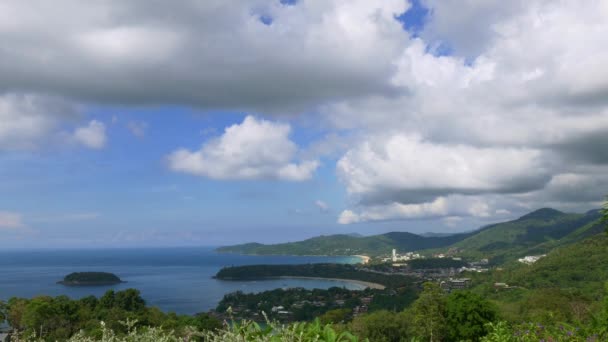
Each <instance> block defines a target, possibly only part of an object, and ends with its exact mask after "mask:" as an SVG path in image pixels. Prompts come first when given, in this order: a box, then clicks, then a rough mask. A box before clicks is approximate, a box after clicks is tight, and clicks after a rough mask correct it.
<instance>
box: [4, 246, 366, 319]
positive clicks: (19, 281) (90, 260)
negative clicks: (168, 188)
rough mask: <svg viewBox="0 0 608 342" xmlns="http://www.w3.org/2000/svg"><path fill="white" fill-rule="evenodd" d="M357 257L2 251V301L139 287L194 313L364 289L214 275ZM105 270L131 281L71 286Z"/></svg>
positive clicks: (151, 298) (158, 301) (166, 304)
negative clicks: (223, 302)
mask: <svg viewBox="0 0 608 342" xmlns="http://www.w3.org/2000/svg"><path fill="white" fill-rule="evenodd" d="M357 261H358V259H357V258H354V257H308V256H306V257H300V256H246V255H236V254H219V253H215V252H214V251H213V249H212V248H191V247H188V248H162V249H161V248H158V249H157V248H155V249H107V250H101V249H100V250H28V251H25V250H20V251H0V299H2V300H6V299H8V298H10V297H15V296H16V297H26V298H30V297H33V296H36V295H50V296H57V295H67V296H69V297H71V298H81V297H84V296H88V295H95V296H101V295H103V293H104V292H105V291H107V290H109V289H114V290H123V289H127V288H131V287H132V288H136V289H139V290H140V291H141V293H142V296H143V297H144V299H145V300H146V302H147V303H148V305H152V306H158V307H159V308H160V309H162V310H164V311H174V312H177V313H180V314H194V313H197V312H202V311H207V310H209V309H212V308H215V306H216V305H217V303H218V302H219V301H220V299H222V296H223V295H224V294H226V293H229V292H233V291H237V290H241V291H244V292H260V291H265V290H270V289H275V288H284V287H304V288H329V287H332V286H340V287H342V286H344V287H347V288H349V289H361V288H362V286H361V285H357V284H352V283H347V282H340V281H325V280H308V279H277V280H265V281H247V282H229V281H221V280H216V279H213V278H212V276H213V275H215V273H216V272H217V271H218V270H219V269H220V268H222V267H224V266H231V265H252V264H304V263H316V262H340V263H353V262H357ZM82 271H105V272H112V273H115V274H116V275H118V276H119V277H120V278H121V279H122V280H125V281H127V283H124V284H119V285H114V286H103V287H65V286H63V285H59V284H57V283H56V282H57V281H59V280H61V279H62V278H63V277H64V276H65V275H66V274H69V273H71V272H82Z"/></svg>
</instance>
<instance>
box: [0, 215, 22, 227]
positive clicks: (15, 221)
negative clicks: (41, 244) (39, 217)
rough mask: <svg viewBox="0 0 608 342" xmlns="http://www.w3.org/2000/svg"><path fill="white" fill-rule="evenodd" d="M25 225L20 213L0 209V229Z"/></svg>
mask: <svg viewBox="0 0 608 342" xmlns="http://www.w3.org/2000/svg"><path fill="white" fill-rule="evenodd" d="M23 227H25V224H24V223H23V218H22V216H21V214H19V213H14V212H8V211H0V229H19V228H23Z"/></svg>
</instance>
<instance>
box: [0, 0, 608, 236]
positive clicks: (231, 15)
mask: <svg viewBox="0 0 608 342" xmlns="http://www.w3.org/2000/svg"><path fill="white" fill-rule="evenodd" d="M534 2H535V5H534V6H532V5H531V4H530V3H528V2H523V1H522V2H520V1H514V2H509V3H505V2H501V1H489V2H487V3H484V4H473V3H465V4H463V3H459V2H454V1H435V0H415V1H411V2H409V1H405V0H383V1H378V2H367V1H352V2H343V1H315V0H302V1H278V0H277V1H274V0H268V1H265V0H256V1H253V2H243V3H238V4H231V5H230V4H225V3H218V4H212V3H204V4H201V3H199V2H196V1H184V2H181V3H180V4H157V5H156V6H152V7H142V5H141V4H137V3H132V2H121V1H108V2H105V3H104V4H101V5H100V6H101V8H93V7H92V6H87V5H86V4H76V3H72V2H69V1H58V2H57V3H56V4H54V6H55V7H54V8H55V9H61V11H51V12H49V9H48V8H45V6H46V5H44V4H24V3H22V2H19V1H17V0H14V1H13V0H10V1H8V2H7V3H6V11H5V14H6V16H5V18H2V16H1V14H0V21H1V22H3V23H4V24H0V44H1V46H4V47H6V48H5V49H3V50H0V61H2V62H0V74H1V75H3V77H2V79H0V194H2V195H1V196H0V246H2V247H15V248H19V247H45V248H62V247H100V246H104V247H108V246H115V247H127V246H176V245H223V244H230V243H240V242H249V241H259V242H282V241H294V240H299V239H303V238H308V237H312V236H316V235H321V234H334V233H360V234H365V235H369V234H379V233H384V232H388V231H411V232H416V233H423V232H459V231H467V230H471V229H475V228H478V227H480V226H483V225H485V224H488V223H492V222H498V221H504V220H508V219H513V218H516V217H518V216H519V215H522V214H525V213H526V212H529V211H531V210H534V209H538V208H541V207H555V208H558V209H561V210H564V211H573V212H582V211H586V210H589V209H593V208H596V207H598V206H599V205H600V204H601V201H602V199H603V197H604V196H605V194H606V193H607V192H608V190H606V189H608V176H607V175H608V172H606V171H608V155H606V152H605V149H602V148H601V146H605V144H606V143H608V141H607V140H606V139H607V138H606V137H607V136H608V134H606V133H608V102H606V98H608V93H606V89H608V83H607V81H606V80H607V79H608V75H603V74H602V73H601V72H598V70H608V65H606V64H605V63H606V60H608V58H606V57H607V56H608V49H606V48H605V47H604V44H583V43H582V42H584V41H589V42H602V41H603V39H604V37H603V35H601V34H600V33H598V32H602V30H601V29H597V27H600V28H606V29H608V27H606V25H607V24H606V23H607V22H608V20H605V19H606V17H608V11H607V9H606V8H604V7H605V6H604V7H602V4H599V3H588V4H584V5H580V4H577V3H576V2H573V1H572V2H570V1H565V2H563V3H560V4H559V5H555V6H549V5H548V4H546V3H544V2H542V1H540V0H539V1H538V3H537V1H534ZM44 13H48V15H43V14H44ZM66 13H70V14H71V15H70V16H67V15H66ZM99 13H106V15H105V16H100V15H99ZM166 13H170V14H171V15H166ZM540 14H542V15H540ZM11 18H12V19H11ZM593 27H596V29H592V28H593ZM573 51H575V52H573ZM604 76H607V77H604ZM598 146H599V147H598Z"/></svg>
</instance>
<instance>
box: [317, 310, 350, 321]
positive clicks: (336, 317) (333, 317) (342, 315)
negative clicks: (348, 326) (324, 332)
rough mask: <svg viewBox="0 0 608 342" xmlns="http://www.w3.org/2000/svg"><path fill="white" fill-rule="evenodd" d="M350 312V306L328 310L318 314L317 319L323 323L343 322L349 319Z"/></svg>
mask: <svg viewBox="0 0 608 342" xmlns="http://www.w3.org/2000/svg"><path fill="white" fill-rule="evenodd" d="M352 312H353V310H352V309H350V308H345V309H333V310H329V311H327V312H325V313H324V314H322V315H321V316H319V321H320V322H321V323H324V324H331V323H344V322H347V321H350V319H351V316H352Z"/></svg>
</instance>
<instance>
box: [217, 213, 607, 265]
mask: <svg viewBox="0 0 608 342" xmlns="http://www.w3.org/2000/svg"><path fill="white" fill-rule="evenodd" d="M600 217H601V213H600V211H599V210H592V211H589V212H587V213H584V214H567V213H563V212H561V211H558V210H555V209H549V208H544V209H539V210H536V211H533V212H531V213H529V214H527V215H524V216H522V217H520V218H518V219H516V220H513V221H509V222H503V223H497V224H492V225H489V226H486V227H483V228H481V229H479V230H476V231H473V232H469V233H462V234H454V235H441V234H425V235H416V234H412V233H408V232H391V233H386V234H381V235H373V236H353V235H345V234H343V235H329V236H319V237H314V238H311V239H308V240H304V241H298V242H289V243H281V244H274V245H264V244H260V243H248V244H243V245H236V246H227V247H221V248H219V249H218V251H219V252H224V253H242V254H256V255H273V254H274V255H355V254H366V255H371V256H377V255H386V254H389V253H390V251H391V250H392V249H393V248H395V249H397V250H398V251H399V252H400V253H403V252H408V251H424V252H425V253H427V254H430V253H433V252H444V251H446V250H447V249H450V248H457V249H459V250H460V256H462V257H465V258H466V259H470V260H479V259H481V258H489V259H491V261H492V263H494V264H501V263H503V262H506V261H509V260H515V259H517V258H519V257H522V256H525V255H534V254H544V253H547V252H548V251H550V250H551V249H553V248H555V247H558V246H563V245H568V244H571V243H574V242H577V241H580V240H582V239H584V238H586V237H589V236H591V235H594V234H597V233H599V232H601V231H602V230H603V227H602V225H601V223H600Z"/></svg>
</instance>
